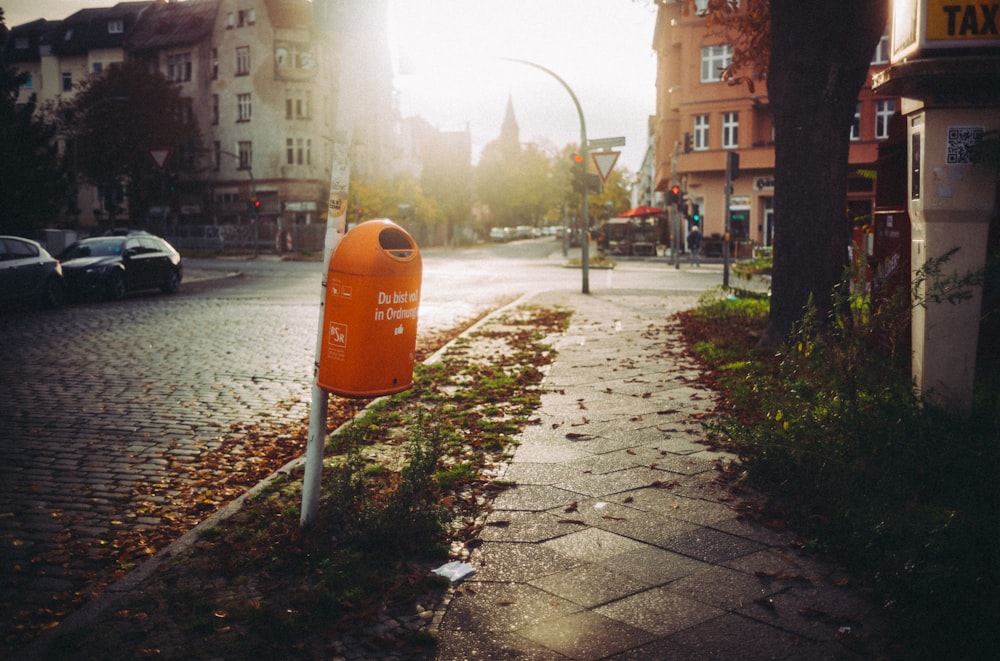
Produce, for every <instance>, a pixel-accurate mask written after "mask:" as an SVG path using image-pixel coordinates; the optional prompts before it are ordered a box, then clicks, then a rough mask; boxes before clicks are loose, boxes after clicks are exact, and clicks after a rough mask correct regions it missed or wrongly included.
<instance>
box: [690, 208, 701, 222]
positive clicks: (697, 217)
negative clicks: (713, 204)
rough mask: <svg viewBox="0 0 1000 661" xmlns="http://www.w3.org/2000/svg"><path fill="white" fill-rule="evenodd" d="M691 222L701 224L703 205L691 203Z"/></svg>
mask: <svg viewBox="0 0 1000 661" xmlns="http://www.w3.org/2000/svg"><path fill="white" fill-rule="evenodd" d="M691 222H692V223H694V224H695V225H700V224H701V205H700V204H692V205H691Z"/></svg>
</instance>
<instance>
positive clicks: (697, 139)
mask: <svg viewBox="0 0 1000 661" xmlns="http://www.w3.org/2000/svg"><path fill="white" fill-rule="evenodd" d="M694 148H695V149H696V150H705V149H708V115H695V117H694Z"/></svg>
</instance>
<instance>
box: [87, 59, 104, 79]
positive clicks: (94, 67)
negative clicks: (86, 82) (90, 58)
mask: <svg viewBox="0 0 1000 661" xmlns="http://www.w3.org/2000/svg"><path fill="white" fill-rule="evenodd" d="M102 71H104V65H103V64H101V63H100V62H94V63H93V64H91V65H90V73H92V74H94V75H95V76H100V75H101V72H102Z"/></svg>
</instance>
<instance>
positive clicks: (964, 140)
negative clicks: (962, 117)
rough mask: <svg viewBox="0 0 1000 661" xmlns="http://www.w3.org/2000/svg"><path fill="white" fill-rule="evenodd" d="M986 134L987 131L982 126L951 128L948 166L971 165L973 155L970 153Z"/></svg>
mask: <svg viewBox="0 0 1000 661" xmlns="http://www.w3.org/2000/svg"><path fill="white" fill-rule="evenodd" d="M985 132H986V129H985V128H984V127H982V126H949V127H948V153H947V162H948V164H949V165H953V164H958V163H971V162H972V155H971V153H970V151H971V150H972V147H973V145H975V144H976V143H977V142H979V141H980V140H981V139H982V137H983V133H985Z"/></svg>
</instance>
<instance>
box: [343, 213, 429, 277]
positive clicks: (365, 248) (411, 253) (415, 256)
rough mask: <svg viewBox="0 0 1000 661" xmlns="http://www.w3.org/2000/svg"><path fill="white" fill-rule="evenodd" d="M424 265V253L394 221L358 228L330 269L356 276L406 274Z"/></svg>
mask: <svg viewBox="0 0 1000 661" xmlns="http://www.w3.org/2000/svg"><path fill="white" fill-rule="evenodd" d="M420 266H421V259H420V250H419V249H418V248H417V244H416V243H415V242H414V240H413V237H411V236H410V235H409V234H408V233H407V232H406V230H404V229H403V228H402V227H400V226H399V225H397V224H396V223H394V222H392V221H391V220H385V219H380V220H369V221H366V222H363V223H361V224H360V225H356V226H355V227H354V228H352V229H351V230H350V231H349V232H348V233H347V234H345V235H344V238H343V239H342V240H341V241H340V245H338V246H337V249H336V251H334V253H333V256H332V257H331V258H330V270H331V271H338V272H340V273H351V274H355V275H364V274H374V273H377V274H378V275H382V276H389V275H394V274H395V275H403V274H406V273H410V272H412V271H413V270H414V269H416V270H417V271H418V272H419V269H420Z"/></svg>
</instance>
